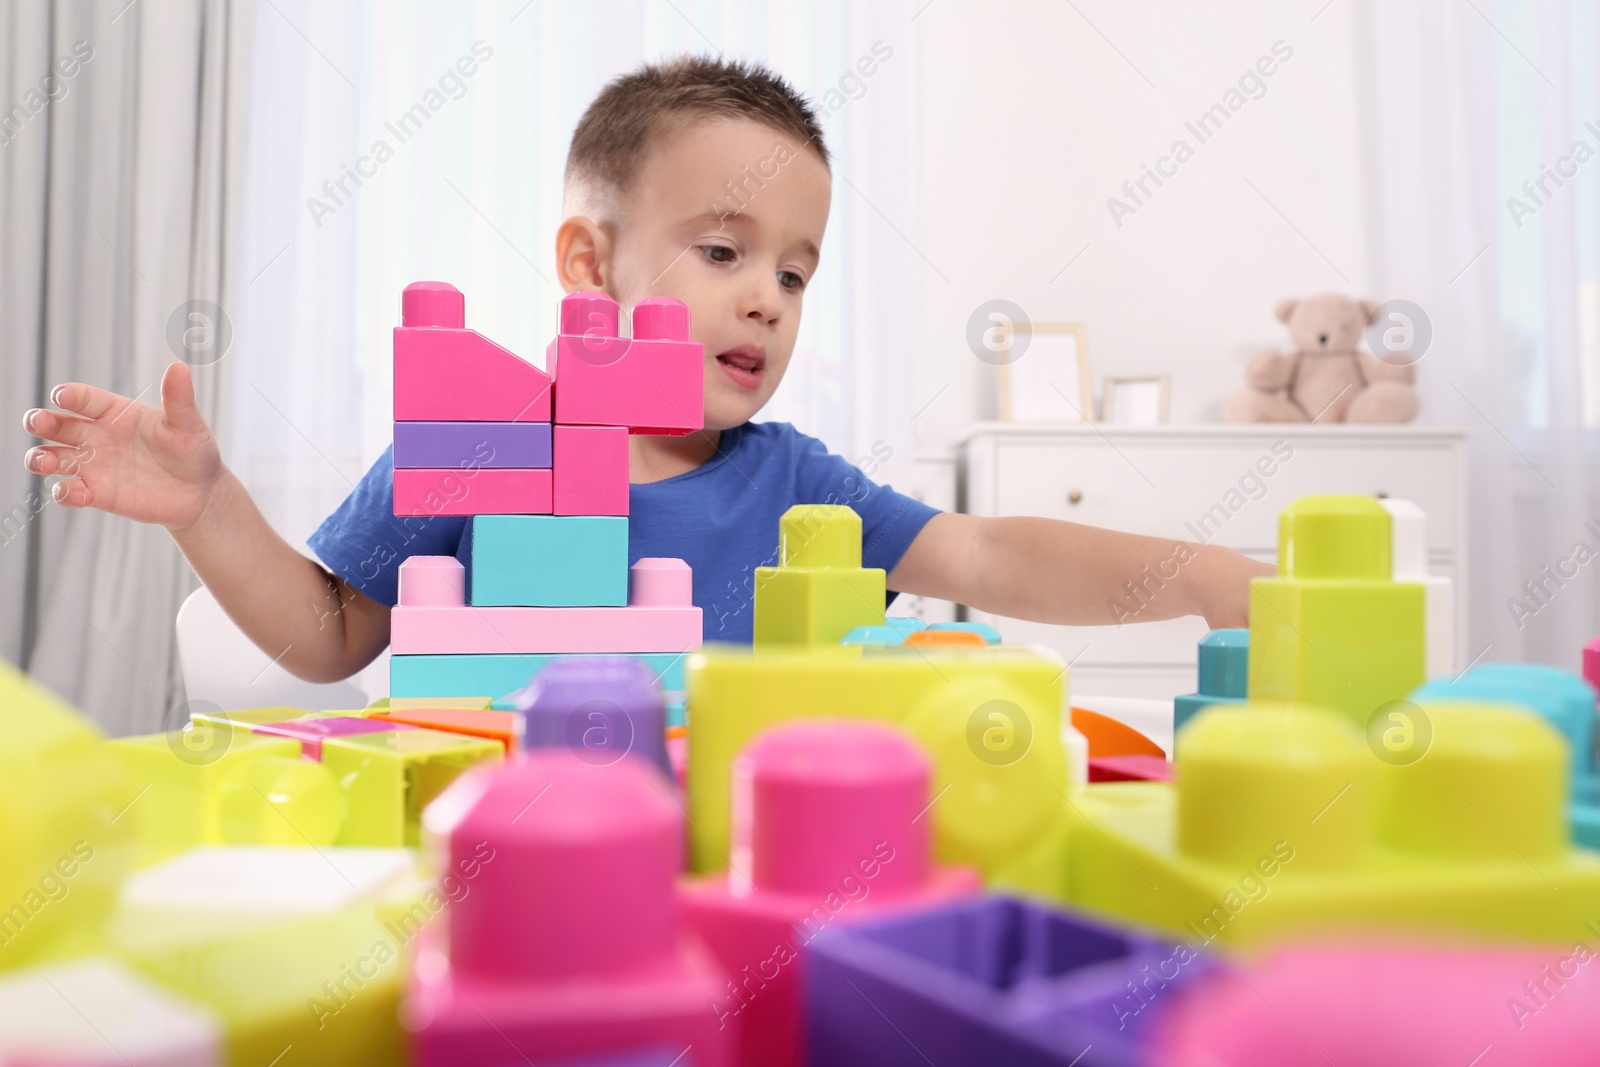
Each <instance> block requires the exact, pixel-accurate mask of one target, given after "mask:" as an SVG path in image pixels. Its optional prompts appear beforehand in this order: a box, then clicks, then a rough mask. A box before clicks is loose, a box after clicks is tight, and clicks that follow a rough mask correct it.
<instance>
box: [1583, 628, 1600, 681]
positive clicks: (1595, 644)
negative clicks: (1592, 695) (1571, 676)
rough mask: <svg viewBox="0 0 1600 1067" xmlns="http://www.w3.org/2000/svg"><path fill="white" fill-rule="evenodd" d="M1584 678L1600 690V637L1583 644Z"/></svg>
mask: <svg viewBox="0 0 1600 1067" xmlns="http://www.w3.org/2000/svg"><path fill="white" fill-rule="evenodd" d="M1583 680H1584V681H1586V682H1588V683H1589V684H1590V685H1591V686H1593V687H1594V688H1595V689H1596V690H1597V691H1600V637H1597V638H1595V639H1594V640H1593V641H1590V642H1589V643H1588V644H1587V645H1584V646H1583Z"/></svg>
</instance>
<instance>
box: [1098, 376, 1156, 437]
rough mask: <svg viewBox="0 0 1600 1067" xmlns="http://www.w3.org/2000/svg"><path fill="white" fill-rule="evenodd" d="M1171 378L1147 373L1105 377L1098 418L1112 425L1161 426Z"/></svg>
mask: <svg viewBox="0 0 1600 1067" xmlns="http://www.w3.org/2000/svg"><path fill="white" fill-rule="evenodd" d="M1171 396H1172V378H1171V377H1170V376H1169V375H1166V374H1149V375H1144V376H1142V377H1137V378H1107V379H1106V381H1105V385H1104V386H1103V387H1102V389H1101V393H1100V421H1101V422H1106V423H1110V424H1112V425H1114V426H1160V425H1162V424H1163V423H1165V422H1166V421H1167V411H1168V408H1169V406H1170V403H1171Z"/></svg>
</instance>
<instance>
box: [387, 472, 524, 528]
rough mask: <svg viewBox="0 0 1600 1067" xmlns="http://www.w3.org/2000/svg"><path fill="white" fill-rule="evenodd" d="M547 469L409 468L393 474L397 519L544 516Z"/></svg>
mask: <svg viewBox="0 0 1600 1067" xmlns="http://www.w3.org/2000/svg"><path fill="white" fill-rule="evenodd" d="M553 486H554V481H553V479H552V478H551V472H550V469H549V468H548V467H545V468H522V467H481V468H479V469H477V470H454V469H447V470H437V469H433V468H410V469H403V470H397V471H395V472H394V513H395V514H396V515H422V516H425V517H426V516H432V515H548V514H550V509H551V506H552V503H553V497H552V490H553Z"/></svg>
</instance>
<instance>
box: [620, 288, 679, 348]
mask: <svg viewBox="0 0 1600 1067" xmlns="http://www.w3.org/2000/svg"><path fill="white" fill-rule="evenodd" d="M633 337H634V340H636V341H687V340H688V339H689V305H687V304H685V303H684V302H683V301H682V300H674V299H672V297H670V296H647V297H645V298H644V299H643V300H641V301H639V302H638V303H637V304H635V305H633Z"/></svg>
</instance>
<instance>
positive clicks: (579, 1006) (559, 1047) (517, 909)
mask: <svg viewBox="0 0 1600 1067" xmlns="http://www.w3.org/2000/svg"><path fill="white" fill-rule="evenodd" d="M669 792H670V790H669V789H668V787H667V784H666V782H665V780H664V779H662V778H661V776H660V773H659V772H658V771H656V770H655V769H653V768H652V767H650V766H649V765H648V764H646V763H645V762H644V761H642V760H631V759H627V760H621V761H618V762H616V763H612V764H609V765H606V766H603V767H597V766H592V765H590V764H587V763H584V762H583V761H582V760H580V759H578V758H577V757H576V756H575V755H573V754H572V753H570V752H567V751H566V750H563V749H544V750H540V751H536V752H530V753H529V754H528V755H527V757H526V758H525V759H523V760H521V761H519V762H516V763H511V764H506V765H504V766H502V767H499V768H496V769H494V770H492V771H485V772H484V773H481V774H470V775H467V776H465V777H463V778H461V779H460V780H458V781H457V782H455V783H454V784H453V785H451V786H450V788H449V789H447V790H446V791H445V792H444V793H443V794H441V795H440V796H439V798H438V799H436V800H435V801H434V802H433V803H432V804H431V805H430V806H429V807H428V809H427V811H426V813H425V814H424V815H423V829H424V831H425V834H426V842H427V845H426V847H428V848H430V849H432V850H433V852H434V861H435V863H436V865H437V867H438V869H440V870H467V869H469V868H471V869H475V870H477V871H478V873H477V875H476V877H474V878H473V879H472V881H471V891H470V892H469V893H467V894H466V895H465V896H463V897H461V898H460V899H459V900H458V901H456V902H455V903H452V904H451V905H450V907H449V908H447V909H446V910H445V912H444V913H443V916H442V918H441V919H440V921H439V922H438V923H436V924H435V925H434V926H432V927H429V928H428V929H427V930H426V931H425V932H424V935H423V936H422V938H420V939H419V942H418V944H419V947H418V952H417V962H416V967H415V976H414V978H413V980H412V986H411V992H410V996H409V997H408V998H407V1000H406V1003H405V1007H404V1009H403V1012H402V1021H403V1023H404V1025H405V1026H406V1028H407V1029H408V1030H409V1031H410V1033H411V1035H412V1063H413V1064H414V1065H415V1067H477V1065H484V1067H490V1065H496V1067H497V1065H500V1064H504V1063H506V1062H507V1057H508V1056H509V1057H510V1058H511V1060H512V1061H516V1062H520V1060H521V1058H523V1057H526V1058H527V1059H528V1060H530V1061H531V1062H535V1063H544V1062H548V1061H549V1060H551V1059H555V1058H559V1057H577V1056H581V1055H590V1054H599V1053H606V1052H614V1051H615V1052H620V1051H623V1050H629V1049H636V1048H639V1047H641V1046H654V1045H662V1046H667V1045H670V1046H672V1047H674V1048H676V1049H680V1050H681V1049H683V1048H684V1047H686V1046H692V1047H693V1054H692V1058H693V1062H694V1063H695V1064H696V1065H697V1067H723V1065H726V1064H728V1063H729V1062H730V1061H729V1059H728V1052H729V1047H730V1045H729V1033H728V1032H726V1031H723V1032H720V1033H719V1031H718V1025H717V1017H716V1016H715V1015H714V1014H713V1013H712V1012H711V1011H710V1010H709V1009H708V1008H707V1005H708V1004H709V1003H711V1002H712V1001H714V1000H715V999H717V998H718V997H720V996H721V995H722V987H723V983H724V979H723V978H722V976H721V973H720V971H719V970H718V968H717V966H716V963H715V962H714V961H713V960H711V959H709V958H707V957H706V956H704V955H703V950H702V949H700V948H699V947H697V946H696V945H695V944H694V942H693V941H692V940H691V939H689V938H687V937H685V936H684V931H683V927H682V923H681V922H680V921H679V910H678V904H677V900H676V898H675V896H674V881H675V879H676V878H677V876H678V872H679V870H680V869H681V859H682V848H683V825H682V820H681V817H680V816H679V814H678V812H677V809H676V808H674V807H673V804H672V802H671V801H670V800H669V799H668V795H669ZM463 864H464V865H465V866H462V865H463ZM508 1043H509V1044H508ZM513 1049H514V1050H515V1051H514V1052H513V1051H512V1050H513Z"/></svg>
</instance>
